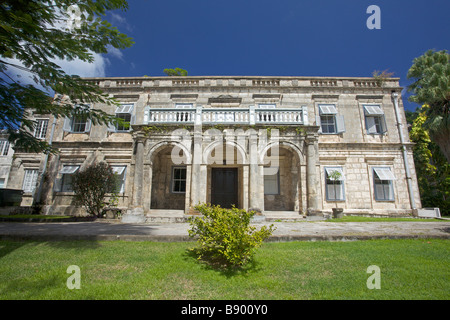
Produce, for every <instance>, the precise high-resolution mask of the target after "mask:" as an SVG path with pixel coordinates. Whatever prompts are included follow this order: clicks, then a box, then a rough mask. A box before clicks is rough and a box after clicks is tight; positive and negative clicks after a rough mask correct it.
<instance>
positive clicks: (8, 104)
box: [0, 0, 133, 152]
mask: <svg viewBox="0 0 450 320" xmlns="http://www.w3.org/2000/svg"><path fill="white" fill-rule="evenodd" d="M127 8H128V3H127V2H126V1H125V0H101V1H100V0H21V1H17V0H4V1H2V2H1V4H0V74H1V78H0V129H6V130H7V132H8V133H9V141H10V142H12V143H14V145H15V147H16V148H19V149H22V150H25V151H31V152H42V151H44V152H51V151H55V150H54V149H53V148H52V147H51V146H50V145H49V144H48V143H47V142H45V141H43V140H38V139H36V138H35V137H34V136H33V134H32V133H33V132H34V128H35V125H36V123H35V122H34V121H32V120H31V119H30V115H31V114H30V111H29V109H32V110H34V113H38V114H39V113H41V114H52V115H53V116H55V117H63V116H68V117H72V116H76V117H79V118H85V119H86V118H89V119H91V121H92V123H93V124H97V123H100V124H106V123H109V122H111V121H112V120H113V119H114V116H110V115H108V114H107V113H105V112H103V111H101V110H97V109H92V108H90V107H89V106H90V105H91V104H93V103H106V104H115V101H114V100H113V99H111V98H109V97H108V96H107V95H105V94H103V93H102V91H101V90H100V88H99V87H98V86H97V85H95V84H94V83H90V82H87V81H85V80H83V79H81V78H80V77H79V76H77V75H69V74H66V73H65V72H64V71H63V70H62V69H61V68H60V67H59V66H58V65H57V64H56V63H55V62H53V61H54V59H62V60H64V59H66V60H73V59H77V58H78V59H80V60H82V61H86V62H93V60H94V58H93V53H107V52H108V46H112V47H114V48H118V49H124V48H127V47H130V46H131V45H132V44H133V42H132V40H131V38H129V37H127V36H126V35H125V34H122V33H120V32H119V31H118V30H117V28H115V27H113V26H112V25H111V24H110V23H109V22H108V21H106V20H104V19H102V18H103V17H104V16H105V14H106V12H107V11H108V10H116V9H119V10H123V11H124V10H126V9H127ZM74 14H75V15H74ZM19 71H20V72H22V71H26V72H28V73H30V74H31V75H33V80H34V83H33V84H22V83H21V82H20V81H19V80H17V79H16V77H14V76H13V75H11V73H14V72H19ZM54 93H58V95H56V96H55V97H56V98H54Z"/></svg>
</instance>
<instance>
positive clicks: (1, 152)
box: [0, 140, 9, 156]
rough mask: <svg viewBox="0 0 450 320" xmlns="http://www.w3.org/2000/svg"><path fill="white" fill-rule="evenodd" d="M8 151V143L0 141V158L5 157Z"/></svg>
mask: <svg viewBox="0 0 450 320" xmlns="http://www.w3.org/2000/svg"><path fill="white" fill-rule="evenodd" d="M8 150H9V141H8V140H0V156H7V155H8Z"/></svg>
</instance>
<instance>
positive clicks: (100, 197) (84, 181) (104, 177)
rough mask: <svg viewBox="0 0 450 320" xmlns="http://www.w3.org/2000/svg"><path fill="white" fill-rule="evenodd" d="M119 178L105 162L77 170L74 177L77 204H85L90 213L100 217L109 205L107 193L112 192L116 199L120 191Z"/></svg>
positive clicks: (73, 185) (73, 186)
mask: <svg viewBox="0 0 450 320" xmlns="http://www.w3.org/2000/svg"><path fill="white" fill-rule="evenodd" d="M117 179H118V177H117V176H116V175H115V174H114V173H113V171H112V169H111V167H109V166H108V165H107V164H106V163H105V162H100V163H94V164H92V165H90V166H89V167H87V168H85V169H84V170H82V171H78V172H76V173H75V174H74V175H73V178H72V189H73V191H74V193H75V197H74V201H75V204H76V205H78V206H84V208H85V209H86V211H87V212H88V213H89V214H90V215H93V216H96V217H100V216H101V215H102V213H103V208H104V207H105V206H107V205H108V203H107V202H106V201H105V198H106V195H107V194H108V193H111V194H112V196H111V199H115V198H116V196H117V194H118V192H119V188H118V187H117V186H118V180H117Z"/></svg>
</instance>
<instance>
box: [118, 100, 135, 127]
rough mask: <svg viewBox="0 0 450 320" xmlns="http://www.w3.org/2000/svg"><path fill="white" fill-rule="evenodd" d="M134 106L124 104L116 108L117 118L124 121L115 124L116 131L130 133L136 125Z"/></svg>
mask: <svg viewBox="0 0 450 320" xmlns="http://www.w3.org/2000/svg"><path fill="white" fill-rule="evenodd" d="M133 107H134V106H133V105H132V104H123V105H120V106H118V107H117V108H116V118H120V119H122V122H121V123H119V122H117V123H116V124H115V131H116V132H120V131H130V129H131V124H132V123H134V116H133Z"/></svg>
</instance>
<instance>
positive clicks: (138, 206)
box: [122, 132, 145, 223]
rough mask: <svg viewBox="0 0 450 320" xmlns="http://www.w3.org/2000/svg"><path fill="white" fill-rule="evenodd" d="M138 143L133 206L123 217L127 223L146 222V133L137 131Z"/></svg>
mask: <svg viewBox="0 0 450 320" xmlns="http://www.w3.org/2000/svg"><path fill="white" fill-rule="evenodd" d="M133 138H134V141H135V144H136V154H135V164H134V184H133V206H132V209H129V210H128V211H127V213H126V214H125V215H123V217H122V222H125V223H142V222H145V216H144V208H143V200H142V189H143V181H144V141H145V135H144V134H143V133H142V132H137V133H136V134H134V136H133Z"/></svg>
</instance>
